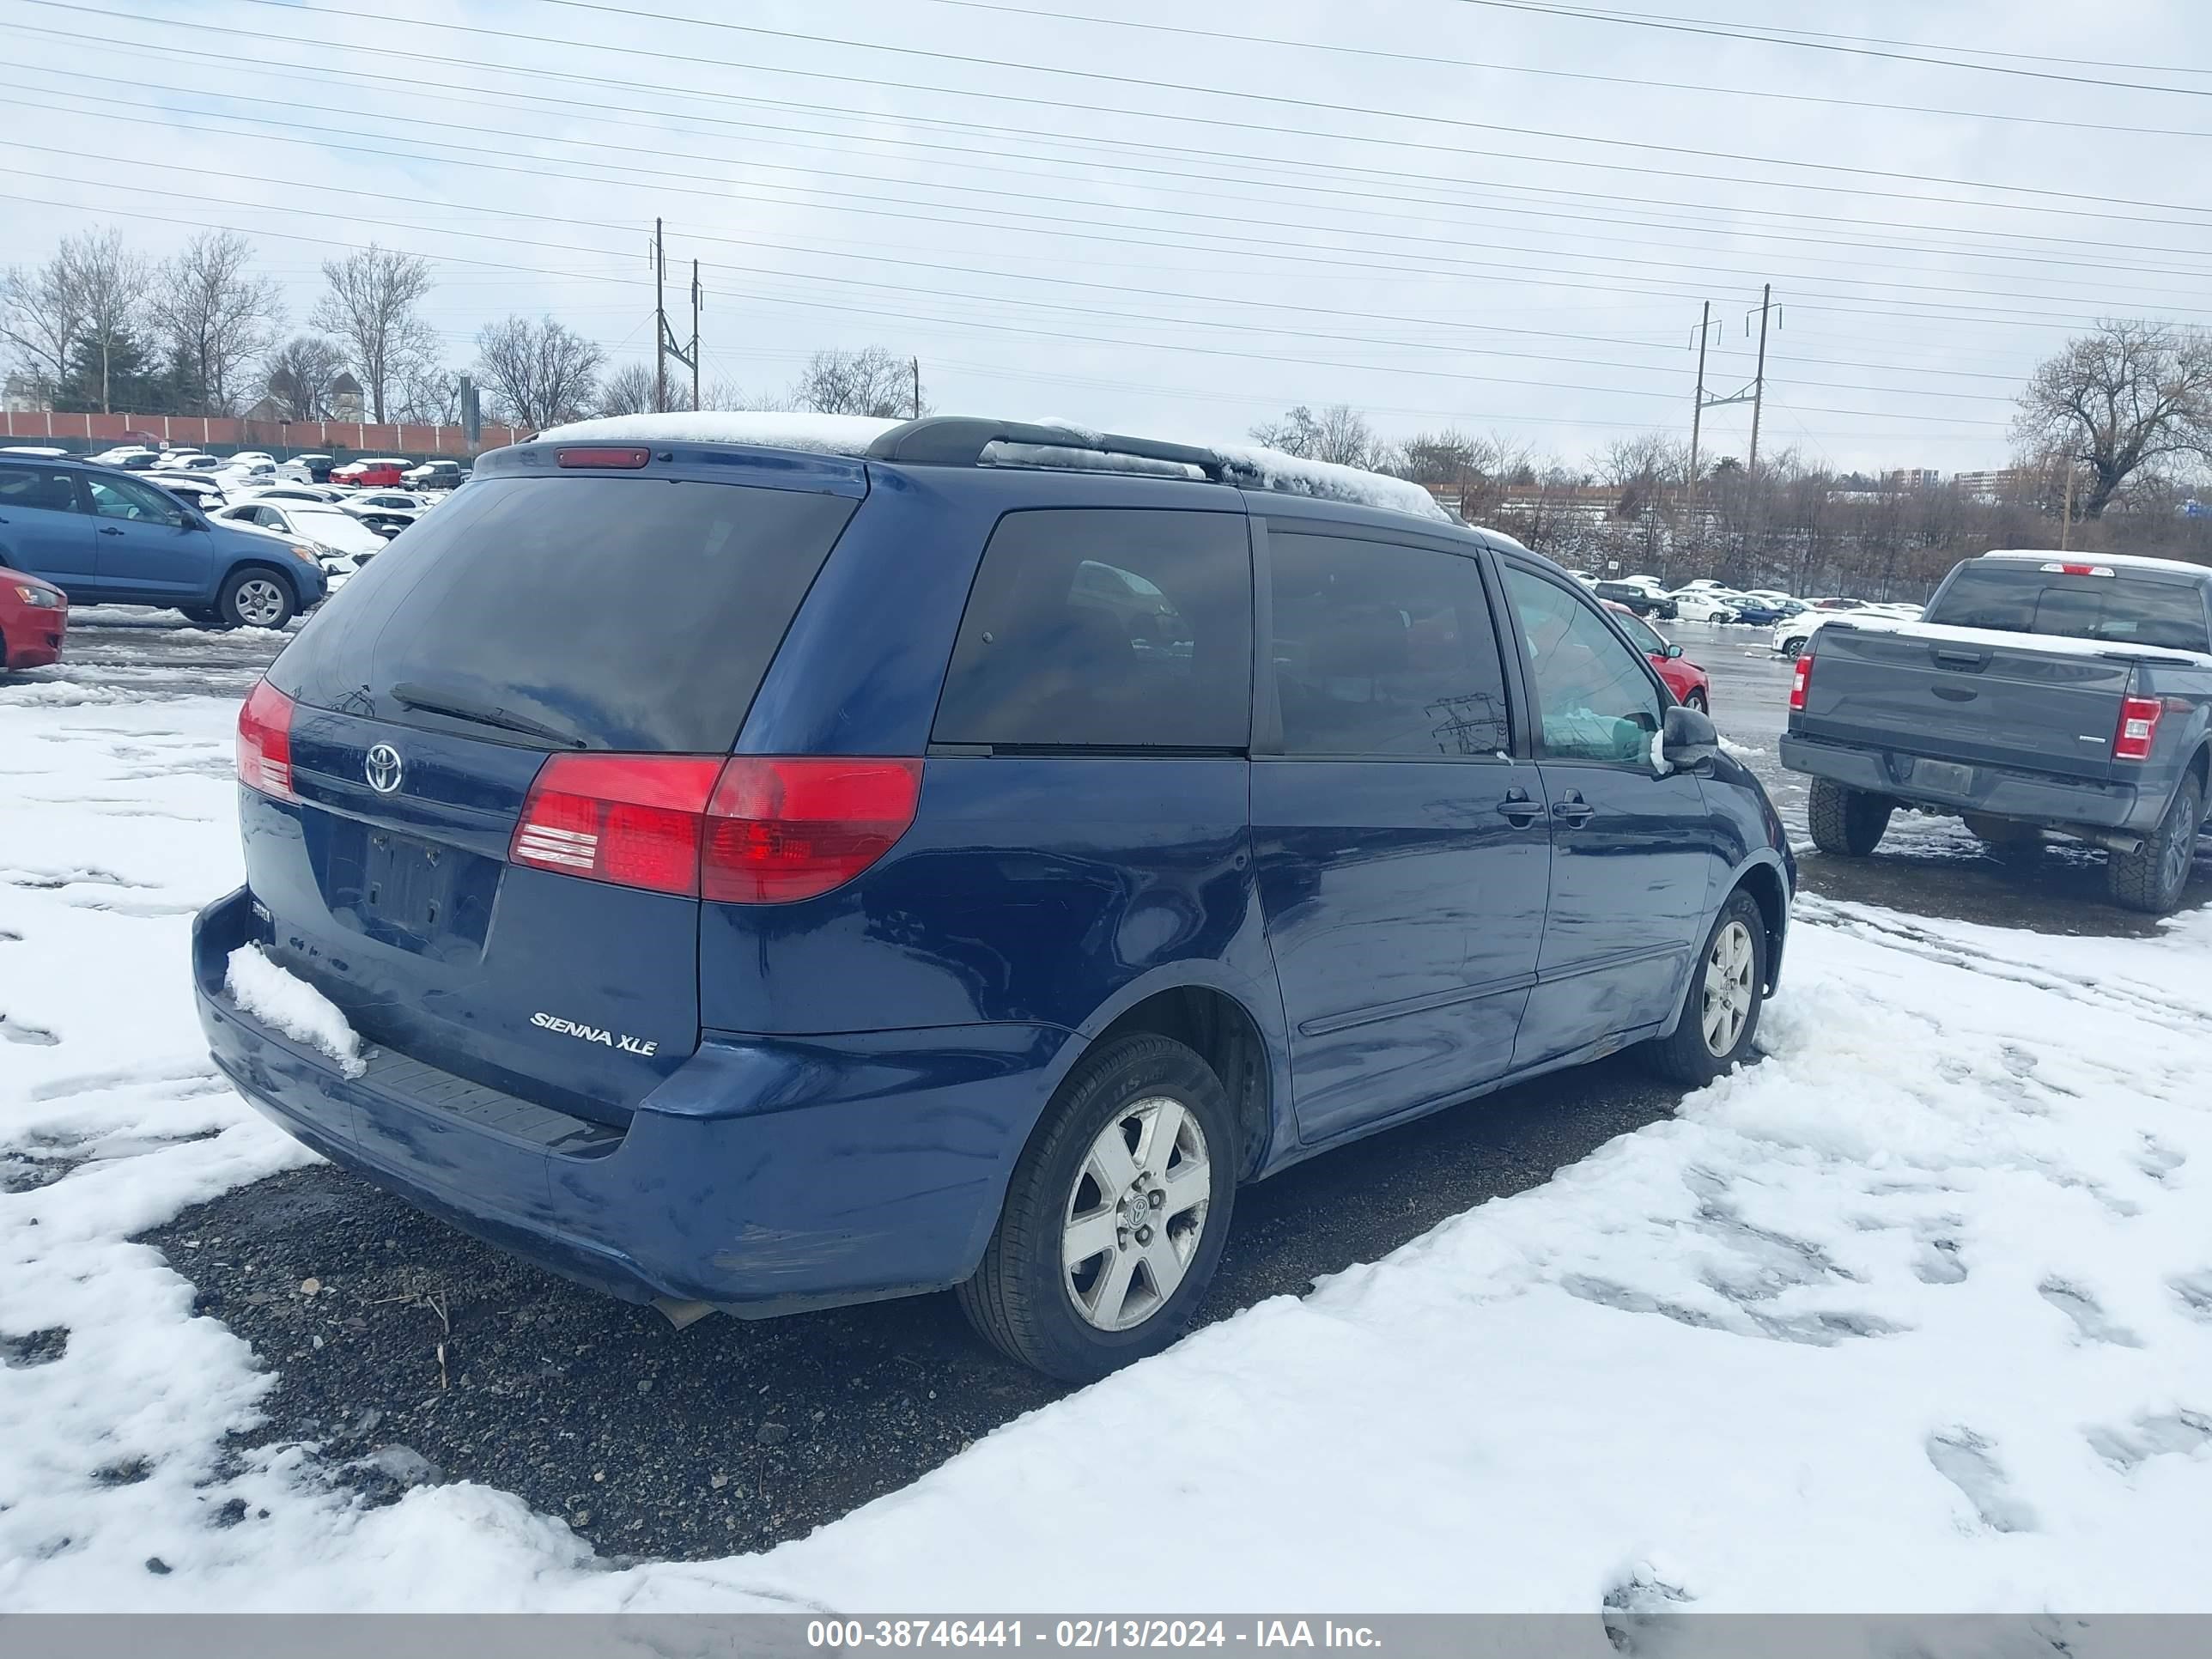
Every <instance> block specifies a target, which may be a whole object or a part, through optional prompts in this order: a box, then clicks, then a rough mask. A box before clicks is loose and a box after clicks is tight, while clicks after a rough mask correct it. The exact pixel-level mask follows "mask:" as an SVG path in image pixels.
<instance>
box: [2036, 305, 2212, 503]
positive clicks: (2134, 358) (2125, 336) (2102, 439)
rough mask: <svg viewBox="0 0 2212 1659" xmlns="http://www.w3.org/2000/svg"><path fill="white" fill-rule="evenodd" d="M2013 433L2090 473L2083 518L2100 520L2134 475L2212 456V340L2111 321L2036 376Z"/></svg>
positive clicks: (2193, 332)
mask: <svg viewBox="0 0 2212 1659" xmlns="http://www.w3.org/2000/svg"><path fill="white" fill-rule="evenodd" d="M2015 433H2016V435H2017V436H2018V437H2019V438H2020V439H2021V441H2022V444H2023V446H2024V447H2031V448H2042V449H2047V450H2049V451H2051V452H2054V453H2057V454H2059V455H2061V456H2063V457H2064V458H2065V459H2066V460H2067V462H2068V464H2069V465H2075V466H2079V467H2081V468H2082V469H2083V470H2085V471H2087V473H2088V475H2089V477H2088V489H2087V494H2086V495H2084V496H2083V497H2082V499H2081V505H2080V508H2079V512H2080V515H2081V517H2082V518H2084V519H2094V518H2098V517H2100V516H2101V515H2102V514H2103V513H2104V511H2105V507H2106V504H2107V503H2109V502H2110V501H2112V497H2113V496H2114V495H2117V494H2118V493H2119V490H2120V489H2121V487H2122V486H2123V485H2124V484H2125V483H2127V481H2128V479H2129V477H2130V476H2131V475H2133V474H2134V473H2135V472H2136V471H2137V470H2138V469H2140V468H2142V467H2145V466H2149V465H2154V464H2155V463H2158V462H2160V461H2166V460H2169V459H2179V458H2183V457H2202V456H2203V455H2204V454H2205V453H2207V452H2208V449H2212V338H2208V337H2207V336H2205V335H2204V334H2203V333H2202V332H2200V331H2196V330H2193V329H2191V330H2183V329H2179V328H2175V327H2174V326H2172V325H2171V324H2167V323H2154V322H2135V321H2130V320H2126V319H2116V318H2108V319H2105V320H2103V321H2101V322H2100V323H2099V324H2098V325H2097V326H2096V329H2095V331H2093V332H2092V333H2088V334H2085V335H2083V336H2081V337H2080V338H2079V339H2076V340H2073V341H2070V342H2069V343H2068V344H2067V347H2066V349H2065V350H2063V351H2062V352H2060V353H2059V354H2058V356H2056V357H2053V358H2051V360H2050V361H2049V362H2046V363H2045V364H2044V365H2043V366H2042V367H2041V368H2038V369H2037V370H2036V371H2035V374H2034V376H2033V378H2032V379H2031V380H2029V381H2028V383H2027V390H2026V391H2024V392H2021V397H2020V416H2019V418H2018V420H2017V421H2016V422H2015Z"/></svg>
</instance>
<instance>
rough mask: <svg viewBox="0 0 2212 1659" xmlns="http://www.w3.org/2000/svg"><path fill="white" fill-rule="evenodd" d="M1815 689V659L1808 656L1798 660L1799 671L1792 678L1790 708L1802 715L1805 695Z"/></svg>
mask: <svg viewBox="0 0 2212 1659" xmlns="http://www.w3.org/2000/svg"><path fill="white" fill-rule="evenodd" d="M1812 688H1813V659H1812V658H1811V657H1810V656H1809V655H1808V656H1803V657H1800V658H1798V659H1797V671H1796V672H1795V673H1794V674H1792V675H1790V708H1792V709H1793V710H1795V711H1796V712H1798V713H1800V714H1802V713H1803V712H1804V708H1805V694H1806V693H1807V692H1808V691H1809V690H1812Z"/></svg>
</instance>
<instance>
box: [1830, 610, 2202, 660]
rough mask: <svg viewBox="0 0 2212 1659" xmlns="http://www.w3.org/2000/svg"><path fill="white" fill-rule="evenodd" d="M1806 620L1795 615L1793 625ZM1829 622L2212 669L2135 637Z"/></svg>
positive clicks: (1879, 620) (2175, 649)
mask: <svg viewBox="0 0 2212 1659" xmlns="http://www.w3.org/2000/svg"><path fill="white" fill-rule="evenodd" d="M1803 620H1805V618H1802V617H1792V618H1791V619H1790V621H1791V623H1792V625H1795V624H1796V623H1798V622H1801V621H1803ZM1826 620H1827V621H1829V622H1830V623H1836V624H1838V625H1840V626H1842V627H1845V628H1849V629H1855V630H1857V632H1859V633H1862V634H1902V635H1905V636H1906V637H1907V638H1909V639H1915V640H1949V641H1954V643H1956V644H1960V645H1996V646H2004V647H2010V648H2012V649H2015V650H2026V651H2048V652H2050V653H2052V654H2053V655H2055V656H2061V657H2130V658H2140V657H2155V658H2160V659H2165V660H2167V661H2171V660H2172V659H2174V658H2176V657H2186V658H2187V659H2189V660H2190V661H2191V663H2194V664H2196V665H2197V666H2199V667H2203V668H2212V656H2208V655H2206V654H2205V653H2203V652H2202V651H2190V650H2187V649H2185V648H2183V647H2179V646H2171V645H2139V644H2137V643H2136V642H2135V641H2131V640H2082V639H2076V638H2075V637H2074V636H2073V635H2070V634H2023V633H2018V632H2015V631H2014V630H2013V629H2001V628H1961V627H1960V626H1958V625H1957V624H1956V623H1924V622H1907V621H1905V619H1904V618H1903V617H1886V616H1883V615H1881V613H1879V612H1874V613H1869V612H1867V611H1833V612H1831V613H1830V614H1829V616H1828V617H1827V618H1826Z"/></svg>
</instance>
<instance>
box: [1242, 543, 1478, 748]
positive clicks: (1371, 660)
mask: <svg viewBox="0 0 2212 1659" xmlns="http://www.w3.org/2000/svg"><path fill="white" fill-rule="evenodd" d="M1267 564H1268V568H1269V572H1270V591H1271V596H1272V599H1273V607H1272V608H1273V612H1274V638H1273V651H1272V655H1273V670H1274V676H1275V697H1276V702H1277V703H1278V704H1279V707H1280V708H1281V710H1282V720H1283V752H1284V753H1285V754H1286V755H1310V756H1322V755H1335V756H1375V757H1407V758H1413V757H1435V756H1438V755H1494V754H1498V753H1499V752H1501V751H1503V750H1505V749H1507V748H1508V747H1509V746H1510V744H1511V741H1512V738H1511V734H1510V728H1509V726H1507V723H1506V710H1505V669H1504V664H1503V662H1502V661H1501V660H1500V659H1499V655H1498V636H1497V634H1496V632H1495V630H1494V629H1492V626H1491V621H1490V607H1489V604H1488V601H1487V600H1486V599H1485V598H1484V595H1483V588H1482V573H1481V571H1480V569H1479V568H1477V566H1476V564H1475V562H1474V560H1473V559H1470V558H1465V557H1462V556H1459V555H1457V554H1453V553H1445V552H1440V551H1437V550H1434V549H1431V548H1424V547H1411V546H1407V545H1404V544H1398V543H1393V542H1367V541H1353V540H1351V539H1348V538H1340V537H1335V536H1302V535H1295V534H1286V533H1285V532H1283V531H1281V530H1279V529H1277V530H1273V531H1271V532H1269V534H1268V537H1267Z"/></svg>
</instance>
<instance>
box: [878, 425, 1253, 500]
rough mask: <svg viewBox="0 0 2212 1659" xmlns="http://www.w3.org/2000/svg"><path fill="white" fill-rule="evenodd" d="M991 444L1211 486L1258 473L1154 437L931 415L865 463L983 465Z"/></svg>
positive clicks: (884, 440) (894, 434)
mask: <svg viewBox="0 0 2212 1659" xmlns="http://www.w3.org/2000/svg"><path fill="white" fill-rule="evenodd" d="M994 444H1015V445H1019V446H1020V447H1023V448H1025V449H1049V450H1058V451H1062V452H1073V453H1079V454H1087V455H1102V456H1103V455H1115V456H1127V457H1128V458H1129V459H1133V460H1141V461H1161V462H1165V463H1168V464H1170V465H1176V466H1188V467H1192V468H1194V469H1195V470H1196V471H1197V472H1198V473H1199V475H1200V477H1203V478H1205V479H1206V480H1207V482H1209V483H1236V484H1249V485H1257V484H1258V483H1260V477H1259V473H1258V471H1257V470H1256V469H1255V468H1253V467H1250V466H1248V465H1244V464H1243V463H1242V462H1239V461H1235V460H1232V459H1230V458H1229V457H1227V456H1225V455H1222V454H1219V453H1217V452H1215V451H1213V450H1211V449H1200V448H1198V447H1195V446H1194V445H1191V444H1171V443H1166V442H1163V441H1161V440H1159V439H1158V438H1129V437H1124V436H1122V435H1120V434H1118V433H1113V432H1084V431H1079V430H1078V429H1077V428H1073V427H1066V426H1043V425H1039V424H1037V423H1036V422H1029V421H983V420H975V419H972V418H970V417H969V416H956V415H940V416H928V417H926V418H924V419H922V420H918V421H908V422H906V423H905V424H904V425H902V426H896V427H893V428H891V429H890V431H889V432H886V433H884V435H883V436H881V437H880V438H878V439H877V440H876V441H874V442H873V443H872V444H870V445H869V446H868V452H867V453H868V459H871V460H876V461H902V462H905V463H907V464H908V465H916V466H981V465H984V460H983V453H984V452H985V451H986V450H987V449H989V448H990V447H991V446H992V445H994Z"/></svg>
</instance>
